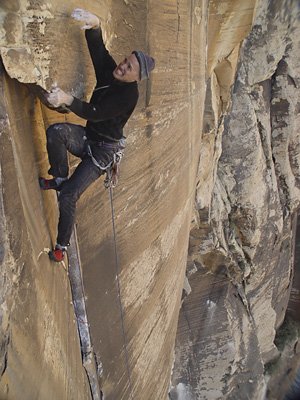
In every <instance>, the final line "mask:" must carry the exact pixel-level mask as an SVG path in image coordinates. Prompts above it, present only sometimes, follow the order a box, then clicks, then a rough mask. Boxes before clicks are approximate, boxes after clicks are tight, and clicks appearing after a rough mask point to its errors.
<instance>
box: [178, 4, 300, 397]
mask: <svg viewBox="0 0 300 400" xmlns="http://www.w3.org/2000/svg"><path fill="white" fill-rule="evenodd" d="M220 7H221V6H220ZM210 15H211V14H210ZM233 15H234V14H233ZM230 27H231V26H230ZM299 27H300V24H299V7H298V4H297V2H296V1H294V2H293V1H278V2H267V1H259V2H258V3H257V5H256V13H255V18H254V21H253V27H252V30H251V32H250V34H249V35H248V36H247V38H246V39H245V40H244V42H243V43H242V46H241V49H240V53H239V58H238V67H237V71H236V77H235V81H234V85H233V87H232V91H231V94H230V97H231V104H230V107H229V108H228V112H227V113H225V114H222V113H220V112H218V111H219V110H220V108H221V107H220V106H219V108H217V107H216V104H217V105H218V102H220V101H221V102H222V100H220V98H221V92H222V87H221V89H219V91H218V90H217V89H218V84H219V81H218V80H217V84H216V85H215V84H214V82H215V78H214V74H212V75H211V76H210V81H211V83H212V84H211V87H209V88H208V92H207V102H206V108H207V111H208V112H207V113H206V118H205V125H204V139H203V142H202V144H205V149H204V150H201V156H200V157H201V161H200V168H199V184H198V188H197V195H196V198H197V202H196V212H195V218H194V227H193V229H192V231H191V239H190V249H189V268H188V275H190V278H189V283H190V287H191V293H190V294H189V296H188V297H187V298H186V300H185V301H184V304H183V308H182V312H181V315H180V319H179V328H178V336H177V345H176V362H175V367H174V372H173V387H174V388H173V392H174V395H173V397H172V398H180V399H181V398H182V399H185V398H187V399H200V398H201V399H219V398H230V399H248V398H251V399H262V398H264V395H265V392H266V382H267V379H265V376H264V366H265V364H266V363H267V362H268V361H270V360H272V359H274V357H276V356H277V355H278V350H277V348H276V346H275V344H274V339H275V333H276V329H277V328H278V327H279V326H280V325H281V324H282V322H283V319H284V316H285V311H286V307H287V302H288V299H289V295H290V289H291V278H292V267H293V241H294V238H293V236H294V229H293V224H292V223H293V214H294V213H295V212H296V210H297V208H298V207H299V200H300V196H299V194H300V193H299V172H300V170H299V83H300V82H299V72H300V69H299V67H300V65H299V60H300V59H299ZM208 32H210V30H208ZM234 46H236V43H233V45H232V51H230V50H231V49H230V48H228V49H229V57H232V54H233V52H234V49H235V47H234ZM225 58H226V57H225ZM223 67H224V62H223V60H221V61H220V65H219V64H218V65H217V67H215V69H216V68H217V70H218V69H221V70H222V69H224V68H223ZM227 67H228V63H227V62H226V64H225V68H227ZM219 75H222V74H220V73H219ZM215 86H216V87H217V89H216V88H215ZM221 86H222V85H221ZM226 98H228V96H226ZM209 104H211V107H208V106H209ZM222 105H223V104H222ZM202 155H203V156H202ZM218 156H220V157H219V159H218ZM202 157H203V158H202ZM216 159H217V162H216ZM207 165H211V166H214V172H215V173H213V172H211V173H210V174H208V172H207ZM205 189H206V190H205ZM278 395H279V396H282V393H281V394H278ZM176 396H177V397H176ZM184 396H185V397H184ZM277 398H281V397H277Z"/></svg>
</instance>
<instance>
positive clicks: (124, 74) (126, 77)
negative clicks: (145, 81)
mask: <svg viewBox="0 0 300 400" xmlns="http://www.w3.org/2000/svg"><path fill="white" fill-rule="evenodd" d="M113 76H114V78H115V79H117V80H118V81H121V82H134V81H139V80H140V64H139V62H138V60H137V58H136V56H135V55H134V54H130V56H128V57H126V58H124V60H123V61H122V62H120V64H119V65H118V66H117V67H116V68H115V70H114V71H113Z"/></svg>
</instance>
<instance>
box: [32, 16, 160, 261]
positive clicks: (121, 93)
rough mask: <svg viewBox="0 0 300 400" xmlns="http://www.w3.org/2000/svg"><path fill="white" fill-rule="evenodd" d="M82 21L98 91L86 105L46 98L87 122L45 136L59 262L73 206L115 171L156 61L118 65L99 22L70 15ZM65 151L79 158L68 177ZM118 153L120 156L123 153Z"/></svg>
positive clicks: (138, 54) (66, 97) (138, 58)
mask: <svg viewBox="0 0 300 400" xmlns="http://www.w3.org/2000/svg"><path fill="white" fill-rule="evenodd" d="M71 16H72V17H73V18H74V19H75V20H77V21H79V22H81V23H83V24H84V25H83V26H82V29H84V30H85V37H86V41H87V45H88V49H89V52H90V56H91V59H92V62H93V66H94V70H95V74H96V87H95V89H94V91H93V94H92V97H91V99H90V102H88V103H87V102H84V101H81V100H79V99H78V98H76V97H74V96H72V95H71V94H68V93H66V92H64V91H63V90H62V89H60V88H59V87H53V88H52V89H51V91H50V92H49V93H48V94H47V95H46V98H47V101H48V103H49V104H50V105H51V106H52V107H54V108H57V109H59V108H61V107H64V108H67V109H68V110H70V111H72V112H73V113H75V114H76V115H78V116H79V117H81V118H83V119H85V120H87V123H86V126H85V127H84V126H80V125H75V124H71V123H59V124H54V125H51V126H49V128H48V129H47V132H46V136H47V151H48V157H49V164H50V169H49V171H48V172H49V174H50V175H52V176H53V178H52V179H46V178H39V183H40V187H41V189H43V190H48V189H54V190H57V191H59V222H58V235H57V242H56V245H55V247H54V248H53V249H52V250H51V251H50V252H49V257H50V259H51V260H53V261H56V262H60V261H62V260H63V258H64V255H65V252H66V250H67V246H68V244H69V240H70V237H71V234H72V230H73V225H74V219H75V210H76V202H77V200H78V199H79V197H80V196H81V194H82V193H83V192H84V191H85V190H86V189H87V188H88V187H89V186H90V185H91V184H92V183H93V182H94V181H95V180H96V179H98V178H99V177H100V176H101V175H102V174H104V173H105V172H107V171H109V170H110V169H112V168H113V167H114V163H115V161H116V155H117V154H120V153H119V152H120V151H121V152H122V150H123V149H124V143H125V138H124V136H123V127H124V125H125V124H126V122H127V120H128V119H129V117H130V116H131V114H132V112H133V110H134V108H135V106H136V104H137V101H138V96H139V92H138V85H137V83H138V82H139V81H141V80H143V79H147V78H149V74H150V72H151V71H152V70H153V69H154V66H155V61H154V59H153V58H152V57H150V56H149V55H147V54H145V53H144V52H142V51H139V50H136V51H133V52H132V53H131V54H130V55H129V56H128V57H126V58H125V59H124V60H123V61H122V62H121V63H120V64H119V65H117V64H116V62H115V61H114V59H113V58H112V56H111V55H110V54H109V52H108V51H107V49H106V47H105V45H104V43H103V39H102V32H101V28H100V21H99V18H98V17H97V16H96V15H94V14H92V13H90V12H88V11H86V10H83V9H79V8H78V9H75V10H74V11H73V13H72V15H71ZM67 151H69V152H70V153H71V154H73V155H75V156H77V157H79V158H81V162H80V163H79V165H78V166H77V168H76V169H75V171H74V173H73V174H72V175H71V176H68V175H69V166H68V158H67ZM121 154H122V153H121Z"/></svg>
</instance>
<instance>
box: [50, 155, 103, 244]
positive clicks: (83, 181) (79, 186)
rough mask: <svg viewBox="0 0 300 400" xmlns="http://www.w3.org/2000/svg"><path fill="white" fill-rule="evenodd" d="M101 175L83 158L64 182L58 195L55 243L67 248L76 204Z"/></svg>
mask: <svg viewBox="0 0 300 400" xmlns="http://www.w3.org/2000/svg"><path fill="white" fill-rule="evenodd" d="M102 174H103V171H101V170H100V169H99V168H97V167H96V166H95V165H94V164H93V162H92V160H91V159H90V158H84V159H83V160H82V161H81V163H80V164H79V165H78V167H77V168H76V170H75V171H74V173H73V174H72V176H71V177H70V179H68V180H67V181H66V182H64V184H63V186H62V190H61V192H60V195H59V213H60V214H59V222H58V235H57V243H58V244H59V245H60V246H67V245H68V244H69V240H70V237H71V234H72V230H73V225H74V221H75V211H76V202H77V200H78V199H79V197H80V196H81V195H82V193H83V192H84V191H85V190H86V189H87V188H88V187H89V186H90V185H91V184H92V183H93V182H94V181H95V180H96V179H98V178H99V176H100V175H102Z"/></svg>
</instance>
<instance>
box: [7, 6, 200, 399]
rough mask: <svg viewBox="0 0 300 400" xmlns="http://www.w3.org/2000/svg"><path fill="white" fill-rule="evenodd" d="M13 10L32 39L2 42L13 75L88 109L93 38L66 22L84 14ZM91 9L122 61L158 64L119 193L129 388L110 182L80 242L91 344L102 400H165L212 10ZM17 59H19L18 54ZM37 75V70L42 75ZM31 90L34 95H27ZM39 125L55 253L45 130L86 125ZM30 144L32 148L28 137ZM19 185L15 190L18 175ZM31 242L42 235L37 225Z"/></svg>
mask: <svg viewBox="0 0 300 400" xmlns="http://www.w3.org/2000/svg"><path fill="white" fill-rule="evenodd" d="M21 3H22V2H21ZM4 6H5V7H4V11H5V12H4V13H3V14H4V15H5V17H3V18H5V20H6V19H7V18H10V19H11V20H12V19H13V18H12V17H11V16H10V17H8V16H7V15H8V14H10V13H11V12H12V13H16V14H17V16H15V17H14V20H17V19H18V17H19V14H21V17H20V21H19V20H18V26H19V27H20V26H22V29H24V32H25V33H26V35H25V34H20V35H19V36H18V38H17V39H18V41H17V39H15V38H12V37H10V36H9V37H8V35H7V34H5V38H4V42H3V44H2V45H1V54H2V58H3V62H4V65H5V68H6V70H7V72H8V73H9V75H10V76H11V77H13V78H17V79H18V80H19V81H21V82H23V83H30V84H34V83H37V84H38V85H40V87H42V88H44V89H49V87H50V86H51V84H52V83H53V82H54V81H57V82H58V84H61V86H62V87H63V89H65V90H68V91H71V92H72V93H74V94H75V95H77V96H78V97H84V96H85V97H88V96H89V94H90V90H91V88H92V86H93V83H94V76H93V72H92V69H91V63H90V61H89V58H88V54H87V48H86V44H85V42H84V35H83V33H82V32H81V31H80V29H79V27H78V26H76V24H74V23H72V22H71V21H70V18H69V17H67V15H70V13H71V11H72V9H73V8H74V7H75V2H74V4H72V2H70V4H68V5H67V6H63V10H62V9H61V7H62V6H61V2H58V1H57V2H56V1H51V2H47V3H46V2H38V3H36V2H29V3H28V4H27V3H26V4H25V3H24V4H23V3H22V4H19V7H20V13H18V12H17V11H16V10H11V7H10V3H8V2H7V3H4ZM17 6H18V5H16V7H17ZM76 6H78V5H77V4H76ZM84 6H85V7H86V8H87V9H90V10H91V11H94V12H95V13H97V14H98V15H99V16H100V17H101V20H102V27H103V31H104V34H105V37H106V41H107V45H108V47H109V49H110V50H111V52H112V53H113V55H114V56H115V57H116V59H117V60H119V59H120V58H121V57H123V55H124V53H125V54H126V53H128V52H129V51H130V50H132V48H141V49H144V50H147V51H148V52H150V53H151V54H152V55H153V56H154V57H155V58H156V62H157V68H156V70H155V73H154V74H153V76H152V79H151V81H149V82H148V84H145V83H144V84H142V85H141V88H140V94H141V96H140V101H139V105H138V108H137V110H136V112H135V114H134V116H133V118H131V121H130V123H129V124H128V127H127V130H126V135H127V136H128V146H127V149H126V156H125V160H124V162H123V165H122V177H121V180H120V183H119V186H118V188H117V189H116V190H115V191H114V207H115V220H116V233H117V246H118V255H119V264H120V283H121V295H122V302H123V305H124V310H125V330H126V340H127V348H128V354H129V369H130V374H131V386H129V382H128V381H129V376H128V371H127V368H126V364H125V354H124V338H123V337H122V329H121V318H120V309H119V305H118V293H117V287H116V269H115V256H114V252H113V241H112V228H111V214H110V203H109V197H108V192H105V190H104V188H103V183H102V182H101V181H99V182H97V183H96V184H95V185H94V186H92V187H91V188H90V189H89V190H88V191H87V192H86V193H85V194H84V196H83V197H82V199H81V200H80V202H79V205H78V215H77V219H78V230H77V232H78V239H79V246H80V253H81V259H82V268H83V278H84V284H85V293H86V297H87V311H88V316H89V321H90V330H91V336H92V340H93V344H94V348H95V352H96V357H97V360H98V361H99V365H100V363H101V365H102V368H103V369H102V371H99V373H100V383H101V386H102V389H103V392H104V395H105V399H128V398H130V397H129V396H130V395H131V394H132V395H133V396H134V398H139V397H140V394H141V393H143V395H142V397H143V399H145V400H146V399H153V398H157V399H163V398H166V397H167V392H168V389H169V384H170V375H171V367H172V363H173V349H174V343H175V334H176V328H177V320H178V313H179V309H180V298H181V291H182V286H183V281H184V276H185V269H186V257H187V249H188V236H189V229H190V220H191V212H192V206H193V201H194V192H195V190H194V189H195V182H196V174H197V166H198V160H199V151H200V148H199V142H200V138H201V129H200V127H201V126H202V115H203V104H204V90H203V87H204V85H205V56H204V57H202V55H203V54H205V46H206V32H205V29H206V20H207V16H206V13H207V4H206V2H200V1H195V2H193V3H190V2H189V1H186V0H185V1H180V2H167V3H165V4H164V3H163V4H160V5H159V6H157V5H154V4H153V5H151V4H147V3H146V2H144V1H129V2H127V1H126V2H119V4H117V5H116V4H115V2H102V4H101V6H100V5H99V4H98V5H97V6H95V3H94V2H86V4H85V5H84ZM41 10H44V11H45V10H46V11H47V12H46V11H45V12H44V14H43V15H46V16H45V17H43V18H40V17H39V16H40V15H41V14H40V11H41ZM21 11H22V12H21ZM29 12H30V13H31V14H30V15H32V14H33V17H32V19H33V21H32V24H31V22H30V23H28V24H26V23H25V22H24V13H25V17H26V18H27V15H28V13H29ZM26 18H25V20H26V21H27V20H28V19H26ZM16 23H17V22H16ZM29 24H30V28H31V31H30V32H29V26H28V25H29ZM68 24H70V25H68ZM145 27H146V29H145ZM20 29H21V28H20ZM4 31H5V33H6V30H5V28H4ZM27 33H28V34H27ZM62 38H63V42H62ZM16 41H17V43H16ZM58 43H61V46H58ZM170 43H172V45H170ZM47 46H48V47H47ZM16 48H17V49H19V48H21V49H22V50H17V53H16ZM35 49H36V52H35V51H34V50H35ZM11 50H13V51H11ZM20 53H21V55H24V57H21V58H22V63H20V62H16V61H17V58H16V57H17V55H16V54H18V57H19V54H20ZM25 53H26V55H25ZM38 54H40V56H38ZM31 64H32V65H35V66H37V68H38V70H39V71H40V73H41V74H40V75H38V73H35V71H33V69H32V68H30V65H31ZM33 89H34V91H35V92H37V90H36V88H34V87H33V86H30V90H33ZM20 101H22V100H20ZM36 107H39V105H38V104H36ZM34 110H35V109H34ZM40 117H41V119H40V120H39V121H38V123H39V124H40V131H39V133H38V135H37V137H36V144H35V145H36V157H37V164H36V166H37V167H38V171H37V170H36V169H35V170H34V171H35V177H31V182H32V186H34V188H35V191H36V198H37V199H39V201H40V203H39V208H38V209H39V210H40V211H39V212H40V213H41V216H40V217H39V219H38V221H41V220H42V219H43V204H44V206H45V208H44V210H45V211H44V213H45V214H46V218H47V221H49V222H48V225H49V226H48V229H49V231H50V237H51V240H52V242H53V241H54V240H55V235H56V226H55V223H56V212H55V211H56V201H55V198H54V195H53V196H52V194H51V193H49V194H48V193H46V194H45V196H44V198H43V199H42V198H41V197H40V196H41V194H40V193H39V190H38V188H37V181H36V179H37V176H38V173H41V174H45V173H46V171H47V168H48V163H47V157H46V154H45V138H44V132H43V129H46V128H47V126H49V124H50V123H52V122H57V121H65V120H67V121H72V122H79V120H78V119H76V118H74V116H72V115H67V116H61V115H59V114H57V113H54V112H51V111H49V110H47V109H46V108H45V107H43V106H42V115H40ZM80 122H81V123H84V121H80ZM27 134H28V136H29V137H31V136H30V135H31V132H30V129H28V131H27ZM28 146H29V145H28ZM75 162H76V161H75V160H73V165H75ZM25 167H26V168H25V169H26V170H28V166H26V165H25ZM33 168H34V167H33ZM12 173H14V174H15V176H16V179H18V176H17V171H15V169H14V170H13V172H12ZM28 173H29V171H28ZM42 200H43V201H42ZM31 211H32V210H29V211H28V213H29V215H30V212H31ZM26 223H27V222H26ZM25 226H26V224H25ZM34 232H35V234H36V235H37V234H38V233H39V224H38V226H35V227H34ZM45 245H46V246H48V247H50V246H51V243H50V238H49V237H48V238H47V237H41V238H40V240H39V241H38V244H37V247H38V249H41V248H43V246H45ZM41 246H42V247H41ZM65 336H66V335H65ZM24 352H25V353H26V350H24ZM40 357H41V359H42V355H41V352H40ZM75 365H77V366H78V368H79V364H75ZM65 367H66V365H65ZM74 379H75V378H74ZM16 385H17V386H18V385H19V383H18V382H16ZM78 385H80V381H78ZM32 386H34V385H30V388H31V387H32ZM28 390H29V389H28ZM32 390H34V388H33V389H32ZM130 392H131V393H130ZM28 398H34V396H32V397H30V396H28ZM60 398H68V397H67V396H66V395H61V396H60ZM69 398H70V397H69ZM71 398H72V396H71ZM82 398H86V397H84V395H82Z"/></svg>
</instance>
